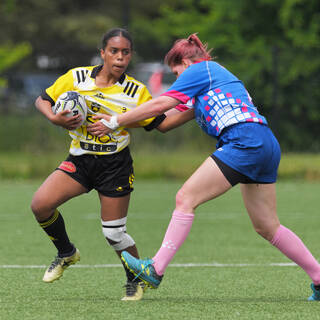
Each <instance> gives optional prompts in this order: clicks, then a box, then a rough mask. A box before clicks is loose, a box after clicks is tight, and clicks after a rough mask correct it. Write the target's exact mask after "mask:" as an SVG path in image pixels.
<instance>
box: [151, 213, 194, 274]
mask: <svg viewBox="0 0 320 320" xmlns="http://www.w3.org/2000/svg"><path fill="white" fill-rule="evenodd" d="M193 218H194V214H193V213H182V212H179V211H177V210H175V211H173V214H172V218H171V221H170V223H169V226H168V229H167V232H166V234H165V236H164V239H163V242H162V246H161V248H160V249H159V251H158V252H157V254H156V255H155V256H154V257H153V258H152V260H153V261H154V264H153V266H154V268H155V270H156V272H157V274H158V275H163V274H164V271H165V269H166V267H167V266H168V264H169V263H170V261H171V260H172V259H173V257H174V255H175V254H176V252H177V251H178V249H179V248H180V246H181V245H182V244H183V242H184V240H185V239H186V238H187V235H188V234H189V231H190V229H191V226H192V222H193Z"/></svg>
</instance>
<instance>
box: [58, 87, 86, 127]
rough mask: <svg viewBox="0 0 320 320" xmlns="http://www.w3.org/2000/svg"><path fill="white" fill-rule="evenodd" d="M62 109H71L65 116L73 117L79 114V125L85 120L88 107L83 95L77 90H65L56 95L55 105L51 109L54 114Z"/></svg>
mask: <svg viewBox="0 0 320 320" xmlns="http://www.w3.org/2000/svg"><path fill="white" fill-rule="evenodd" d="M64 110H69V111H71V112H70V113H68V114H67V115H66V116H67V117H73V116H76V115H78V114H81V116H82V121H81V123H80V125H79V127H80V126H82V125H83V123H84V122H85V121H86V117H87V112H88V107H87V104H86V101H85V99H84V97H83V96H82V95H81V94H80V93H79V92H76V91H67V92H64V93H62V94H61V95H60V96H59V97H58V99H57V101H56V103H55V105H54V106H53V107H52V111H53V113H54V114H57V113H59V112H62V111H64Z"/></svg>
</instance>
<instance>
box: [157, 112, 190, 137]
mask: <svg viewBox="0 0 320 320" xmlns="http://www.w3.org/2000/svg"><path fill="white" fill-rule="evenodd" d="M166 116H167V117H166V118H165V120H164V121H162V122H161V123H160V124H159V125H158V126H157V128H156V129H157V130H159V131H160V132H163V133H165V132H167V131H169V130H172V129H174V128H177V127H179V126H181V125H183V124H184V123H186V122H188V121H190V120H191V119H193V118H194V109H193V108H192V109H190V110H187V111H183V112H182V111H178V110H176V109H171V110H169V111H168V112H166Z"/></svg>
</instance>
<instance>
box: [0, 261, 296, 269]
mask: <svg viewBox="0 0 320 320" xmlns="http://www.w3.org/2000/svg"><path fill="white" fill-rule="evenodd" d="M295 266H297V265H296V264H295V263H293V262H287V263H282V262H279V263H267V264H258V263H216V262H214V263H172V264H169V267H171V268H202V267H209V268H249V267H295ZM46 267H47V266H45V265H18V264H12V265H0V269H43V268H46ZM120 267H121V268H122V267H123V266H122V264H77V265H74V266H70V268H85V269H94V268H120Z"/></svg>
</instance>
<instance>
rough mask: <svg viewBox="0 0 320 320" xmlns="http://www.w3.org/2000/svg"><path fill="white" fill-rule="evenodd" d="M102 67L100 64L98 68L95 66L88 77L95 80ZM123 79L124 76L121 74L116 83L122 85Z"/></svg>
mask: <svg viewBox="0 0 320 320" xmlns="http://www.w3.org/2000/svg"><path fill="white" fill-rule="evenodd" d="M102 67H103V65H102V64H100V65H98V66H95V67H94V68H93V69H92V71H91V76H90V77H91V78H93V79H95V78H96V77H97V75H98V73H99V72H100V71H101V69H102ZM125 78H126V75H125V74H124V73H123V74H122V75H121V76H120V78H119V79H118V82H119V83H120V84H123V82H124V80H125Z"/></svg>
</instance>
